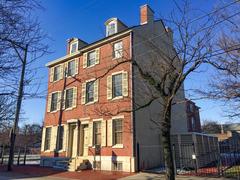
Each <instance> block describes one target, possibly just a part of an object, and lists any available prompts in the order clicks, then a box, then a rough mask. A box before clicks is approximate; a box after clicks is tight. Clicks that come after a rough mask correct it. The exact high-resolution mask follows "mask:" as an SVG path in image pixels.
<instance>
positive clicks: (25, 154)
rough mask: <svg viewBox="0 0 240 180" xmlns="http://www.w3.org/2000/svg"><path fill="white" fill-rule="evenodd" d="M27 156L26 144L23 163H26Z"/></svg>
mask: <svg viewBox="0 0 240 180" xmlns="http://www.w3.org/2000/svg"><path fill="white" fill-rule="evenodd" d="M26 157H27V146H26V145H25V148H24V158H23V165H26Z"/></svg>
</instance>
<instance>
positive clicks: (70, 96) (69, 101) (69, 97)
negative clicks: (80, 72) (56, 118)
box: [65, 89, 73, 108]
mask: <svg viewBox="0 0 240 180" xmlns="http://www.w3.org/2000/svg"><path fill="white" fill-rule="evenodd" d="M65 103H66V104H65V108H69V107H72V104H73V89H67V90H66V100H65Z"/></svg>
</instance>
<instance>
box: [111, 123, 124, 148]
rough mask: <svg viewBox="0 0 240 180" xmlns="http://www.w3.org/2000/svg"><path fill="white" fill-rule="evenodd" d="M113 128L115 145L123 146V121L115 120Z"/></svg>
mask: <svg viewBox="0 0 240 180" xmlns="http://www.w3.org/2000/svg"><path fill="white" fill-rule="evenodd" d="M112 123H113V124H112V126H113V145H117V144H123V140H122V135H123V120H122V119H114V120H113V122H112Z"/></svg>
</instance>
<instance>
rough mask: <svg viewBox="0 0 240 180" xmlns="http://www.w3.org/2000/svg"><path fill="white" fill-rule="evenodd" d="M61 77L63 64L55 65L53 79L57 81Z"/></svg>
mask: <svg viewBox="0 0 240 180" xmlns="http://www.w3.org/2000/svg"><path fill="white" fill-rule="evenodd" d="M60 78H61V66H56V67H54V74H53V81H57V80H59V79H60Z"/></svg>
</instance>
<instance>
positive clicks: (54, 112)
mask: <svg viewBox="0 0 240 180" xmlns="http://www.w3.org/2000/svg"><path fill="white" fill-rule="evenodd" d="M58 111H59V110H55V111H50V112H49V113H56V112H58Z"/></svg>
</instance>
